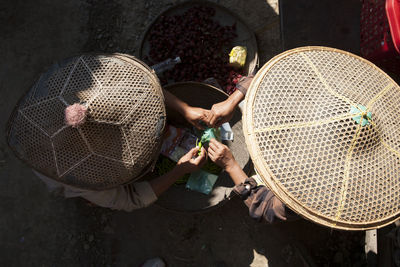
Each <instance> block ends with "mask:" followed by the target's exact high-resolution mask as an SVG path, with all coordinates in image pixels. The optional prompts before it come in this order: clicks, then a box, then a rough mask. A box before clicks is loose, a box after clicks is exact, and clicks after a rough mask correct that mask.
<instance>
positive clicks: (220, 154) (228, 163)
mask: <svg viewBox="0 0 400 267" xmlns="http://www.w3.org/2000/svg"><path fill="white" fill-rule="evenodd" d="M208 155H209V157H210V159H211V160H212V161H213V162H215V164H217V165H218V166H220V167H221V168H223V169H224V170H225V171H226V172H227V173H228V174H229V175H230V177H231V178H232V181H233V182H234V183H235V185H238V184H241V183H243V182H244V181H245V180H246V178H248V177H247V175H246V174H245V173H244V171H243V170H242V168H240V166H239V164H238V163H237V161H236V160H235V158H234V157H233V155H232V152H231V151H230V150H229V148H228V147H227V146H226V145H224V144H221V143H220V142H218V141H217V140H215V139H211V141H210V143H209V147H208Z"/></svg>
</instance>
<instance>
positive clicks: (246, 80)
mask: <svg viewBox="0 0 400 267" xmlns="http://www.w3.org/2000/svg"><path fill="white" fill-rule="evenodd" d="M253 77H254V76H253V75H250V76H247V77H246V76H243V77H242V78H240V80H239V82H238V83H237V84H236V89H237V90H239V91H240V92H242V93H243V94H244V95H246V93H247V90H248V89H249V87H250V84H251V81H252V80H253Z"/></svg>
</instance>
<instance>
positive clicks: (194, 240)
mask: <svg viewBox="0 0 400 267" xmlns="http://www.w3.org/2000/svg"><path fill="white" fill-rule="evenodd" d="M179 2H180V1H174V0H165V1H159V0H150V1H139V0H98V1H96V0H87V1H78V0H70V1H61V0H56V1H55V0H36V1H23V0H14V1H1V2H0V25H1V26H0V40H1V41H0V56H1V57H0V58H1V59H2V64H0V90H1V97H0V116H1V130H2V132H3V133H4V131H5V123H6V121H7V119H8V117H9V115H10V113H11V111H12V108H13V107H14V105H15V103H16V102H17V100H18V98H19V97H20V96H21V95H22V94H23V92H24V91H25V90H27V89H28V88H29V87H30V85H32V84H33V82H34V81H35V79H36V78H38V75H39V74H40V73H41V72H43V71H45V70H46V68H47V67H48V66H50V65H51V64H52V63H54V62H56V61H58V60H61V59H63V58H65V57H69V56H72V55H77V54H80V53H82V52H88V51H90V52H92V51H97V52H123V53H129V54H133V55H137V54H138V47H139V45H140V39H141V36H142V35H143V33H144V31H145V30H146V27H148V25H149V24H150V23H151V22H152V21H153V19H155V17H156V16H157V15H158V14H160V13H161V11H162V10H164V9H165V8H167V7H169V6H171V5H173V4H176V3H179ZM214 2H217V3H219V4H221V5H223V6H225V7H227V8H229V9H231V10H232V11H234V12H236V13H237V14H238V16H239V17H241V18H242V19H243V20H244V21H245V22H246V23H247V25H248V26H249V27H250V28H251V29H253V30H254V32H255V34H256V37H257V39H258V46H259V55H260V64H263V63H265V62H266V61H267V60H268V59H270V58H271V57H272V56H274V55H276V54H277V53H279V52H280V51H281V50H282V48H281V42H280V29H279V24H280V23H279V15H278V13H279V12H278V2H277V0H267V1H265V0H248V1H240V0H233V1H228V0H223V1H222V0H221V1H214ZM0 140H1V141H0V214H1V217H0V266H139V265H140V263H142V262H143V261H145V260H146V259H148V258H152V257H156V256H160V257H162V258H164V259H165V260H166V262H167V263H168V264H169V266H306V265H305V264H304V261H306V262H308V263H309V264H310V263H311V262H314V263H315V264H316V265H317V266H357V265H358V266H362V265H363V264H364V263H365V261H364V258H363V257H364V255H363V233H348V232H338V231H332V230H330V229H327V228H323V227H320V226H317V225H315V224H313V223H311V222H308V221H305V220H299V221H296V222H291V223H284V224H279V225H274V226H271V225H266V224H263V223H258V222H255V221H253V220H252V219H250V218H249V216H248V214H247V212H248V211H247V209H246V208H245V206H244V204H243V203H242V202H241V200H239V199H233V200H231V201H229V202H228V203H227V204H226V205H224V206H222V207H220V208H218V209H215V210H212V211H210V212H207V213H202V214H180V213H174V212H170V211H166V210H164V209H161V208H159V207H158V206H157V205H153V206H151V207H149V208H146V209H143V210H138V211H135V212H132V213H125V212H117V211H111V210H108V209H102V208H95V207H90V206H88V204H87V202H85V201H83V200H81V199H67V200H66V199H63V198H61V197H58V196H56V195H53V194H50V193H48V192H47V190H46V188H45V185H44V184H43V183H42V182H41V181H40V180H39V179H37V178H36V177H35V176H34V175H33V173H32V171H31V170H30V169H29V168H27V167H26V166H25V165H24V164H22V163H21V162H20V161H18V160H17V159H16V158H15V156H14V155H13V154H12V152H11V151H10V150H9V149H8V147H7V145H6V142H5V138H2V139H0Z"/></svg>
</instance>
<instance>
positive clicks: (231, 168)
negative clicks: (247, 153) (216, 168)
mask: <svg viewBox="0 0 400 267" xmlns="http://www.w3.org/2000/svg"><path fill="white" fill-rule="evenodd" d="M237 168H239V169H240V166H239V164H238V163H237V162H236V161H235V160H231V161H230V162H228V164H226V166H225V168H224V169H225V171H226V172H227V173H228V174H231V173H233V172H235V171H236V170H237Z"/></svg>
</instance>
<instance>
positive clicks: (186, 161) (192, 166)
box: [176, 147, 207, 173]
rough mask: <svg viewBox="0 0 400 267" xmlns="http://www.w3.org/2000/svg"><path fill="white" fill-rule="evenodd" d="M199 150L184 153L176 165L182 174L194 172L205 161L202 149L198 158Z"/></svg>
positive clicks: (205, 156)
mask: <svg viewBox="0 0 400 267" xmlns="http://www.w3.org/2000/svg"><path fill="white" fill-rule="evenodd" d="M198 152H199V148H198V147H194V148H192V149H191V150H190V151H189V152H188V153H186V154H185V155H184V156H183V157H182V158H181V159H180V160H179V161H178V163H177V164H176V168H178V169H179V170H180V171H181V172H182V173H189V172H194V171H197V170H198V169H200V168H201V167H202V166H203V165H204V164H205V163H206V161H207V153H206V150H205V149H204V147H202V148H201V153H200V155H199V156H198Z"/></svg>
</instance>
